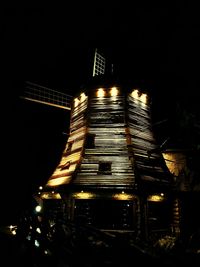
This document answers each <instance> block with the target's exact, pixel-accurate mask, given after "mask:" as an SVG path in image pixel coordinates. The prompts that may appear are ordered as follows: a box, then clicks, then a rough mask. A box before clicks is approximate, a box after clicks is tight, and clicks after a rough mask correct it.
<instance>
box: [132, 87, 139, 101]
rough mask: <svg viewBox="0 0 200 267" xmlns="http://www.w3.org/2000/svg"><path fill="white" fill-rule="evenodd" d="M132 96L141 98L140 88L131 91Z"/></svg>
mask: <svg viewBox="0 0 200 267" xmlns="http://www.w3.org/2000/svg"><path fill="white" fill-rule="evenodd" d="M131 96H132V97H134V98H135V99H139V96H138V90H137V89H135V90H133V92H132V93H131Z"/></svg>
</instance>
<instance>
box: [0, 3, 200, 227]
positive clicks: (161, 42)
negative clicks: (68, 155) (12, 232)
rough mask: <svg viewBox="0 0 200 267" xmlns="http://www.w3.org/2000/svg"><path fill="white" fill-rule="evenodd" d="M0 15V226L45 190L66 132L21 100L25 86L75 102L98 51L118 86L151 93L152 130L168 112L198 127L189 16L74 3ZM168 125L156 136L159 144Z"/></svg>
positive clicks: (193, 24) (63, 121)
mask: <svg viewBox="0 0 200 267" xmlns="http://www.w3.org/2000/svg"><path fill="white" fill-rule="evenodd" d="M107 2H109V4H108V3H107ZM0 12H1V14H0V15H1V16H0V17H1V77H2V78H1V94H2V95H1V135H2V137H1V197H0V203H1V211H2V214H4V215H5V216H2V217H1V218H2V221H5V222H7V221H10V220H13V218H15V215H16V213H18V212H20V211H21V210H23V208H24V206H26V205H29V202H30V201H31V200H30V199H31V196H32V193H33V192H35V190H37V188H38V186H39V185H40V184H44V183H45V182H46V180H47V179H48V177H49V175H50V173H51V172H52V171H53V169H54V167H55V166H56V164H57V162H58V160H59V157H60V153H61V151H62V148H63V146H64V143H65V141H66V133H67V130H68V126H69V125H68V123H69V112H67V111H63V110H58V109H56V108H52V107H48V108H47V107H46V106H42V105H39V104H33V103H31V102H24V100H21V99H20V98H19V96H20V95H21V93H22V91H23V89H24V81H26V80H28V81H32V82H36V83H38V84H40V85H43V86H47V87H50V88H52V89H55V90H58V91H59V90H60V91H62V92H66V93H68V94H70V95H71V94H74V93H76V92H77V91H78V90H79V88H80V86H81V85H82V84H83V83H84V82H85V81H86V80H87V78H88V77H90V76H92V68H91V62H92V60H93V54H92V53H93V51H94V48H96V47H98V48H100V49H101V50H102V51H103V52H104V53H105V55H106V57H107V58H108V59H109V62H112V63H113V64H114V71H115V72H116V73H119V74H120V76H122V77H123V79H127V80H131V79H133V80H134V79H138V80H139V81H140V82H142V83H143V84H144V85H145V86H147V87H148V86H149V87H151V88H153V96H154V99H153V102H152V106H153V120H154V122H158V121H162V120H163V119H166V118H170V119H171V118H173V117H175V115H176V110H177V103H180V104H181V108H182V107H184V109H185V108H186V109H187V110H189V112H192V113H193V114H195V116H197V117H198V118H199V115H200V112H199V100H198V94H199V88H200V86H199V85H200V84H199V83H200V80H199V61H200V50H199V47H200V17H199V9H198V8H197V6H192V5H187V6H186V5H183V4H182V3H179V2H176V1H174V2H173V5H172V6H169V7H167V6H164V5H163V6H158V5H155V6H154V5H153V4H152V3H151V4H149V5H147V4H142V3H141V6H139V5H136V4H134V3H132V2H131V1H123V3H122V2H120V1H105V2H104V1H101V2H98V1H92V2H91V4H89V3H88V5H86V4H85V1H82V3H78V2H76V1H73V3H71V4H70V5H69V4H68V2H67V3H66V5H65V6H60V7H58V6H55V5H54V6H50V5H49V6H48V7H42V6H40V7H30V6H19V5H17V6H12V7H5V8H3V9H1V11H0ZM180 110H181V109H180ZM175 124H176V121H175V123H172V124H166V125H160V126H159V127H160V128H159V130H157V131H158V132H159V133H160V135H159V142H162V141H163V140H165V138H166V137H167V134H168V131H169V127H171V128H170V131H174V129H175V128H174V126H175Z"/></svg>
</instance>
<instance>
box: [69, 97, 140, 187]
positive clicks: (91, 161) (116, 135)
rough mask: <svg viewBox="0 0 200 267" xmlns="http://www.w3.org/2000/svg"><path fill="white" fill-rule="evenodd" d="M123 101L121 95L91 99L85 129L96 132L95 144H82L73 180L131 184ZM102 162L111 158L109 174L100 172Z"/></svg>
mask: <svg viewBox="0 0 200 267" xmlns="http://www.w3.org/2000/svg"><path fill="white" fill-rule="evenodd" d="M124 104H125V98H124V96H115V97H112V96H109V97H102V98H98V97H92V98H91V99H90V101H89V114H88V132H89V133H90V134H94V136H95V147H94V148H85V151H84V156H83V161H82V164H81V167H80V170H79V171H78V173H77V176H76V178H75V180H74V184H76V185H77V184H79V185H88V186H93V187H98V188H120V189H125V188H130V187H133V186H134V182H135V177H134V172H133V168H132V163H131V161H130V159H129V154H128V150H127V141H126V136H125V110H124ZM101 162H110V164H111V172H110V174H104V173H101V172H99V163H101Z"/></svg>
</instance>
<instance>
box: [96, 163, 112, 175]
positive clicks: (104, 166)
mask: <svg viewBox="0 0 200 267" xmlns="http://www.w3.org/2000/svg"><path fill="white" fill-rule="evenodd" d="M98 174H106V175H109V174H112V172H111V162H99V171H98Z"/></svg>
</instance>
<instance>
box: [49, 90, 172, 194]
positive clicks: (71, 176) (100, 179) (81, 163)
mask: <svg viewBox="0 0 200 267" xmlns="http://www.w3.org/2000/svg"><path fill="white" fill-rule="evenodd" d="M97 90H98V89H96V90H94V91H93V92H92V93H90V95H89V96H87V97H86V96H85V97H84V98H81V96H80V97H79V99H78V100H77V102H76V104H75V107H73V109H72V112H71V121H70V136H69V138H68V142H67V144H66V147H65V150H64V151H63V155H62V157H61V160H60V163H59V165H58V167H57V168H56V170H55V171H54V173H53V174H52V176H51V177H50V179H49V181H48V184H47V185H48V186H57V185H61V184H69V183H70V184H73V185H76V186H83V187H88V188H111V189H131V188H134V186H135V185H136V183H138V181H143V182H144V181H148V182H149V181H152V182H163V183H168V182H169V176H168V172H167V168H166V164H165V162H164V159H163V156H162V154H161V153H159V152H156V151H158V150H156V149H157V144H156V140H155V139H154V136H153V132H152V122H151V113H150V108H149V105H148V104H145V103H144V102H142V101H140V100H139V99H138V98H137V97H136V98H135V97H133V95H132V94H125V93H124V94H122V90H121V92H120V90H119V92H120V94H119V95H118V96H110V94H109V93H108V92H109V90H110V89H109V88H107V89H104V90H105V92H106V95H105V96H103V97H97V96H96V95H97ZM88 134H90V137H91V136H92V137H93V142H92V143H93V146H87V145H86V144H87V136H88ZM148 151H155V152H154V153H151V154H149V153H148ZM105 163H106V164H107V163H108V165H109V168H110V169H109V170H105V171H102V169H101V168H100V166H102V164H105ZM136 177H137V178H136Z"/></svg>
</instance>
